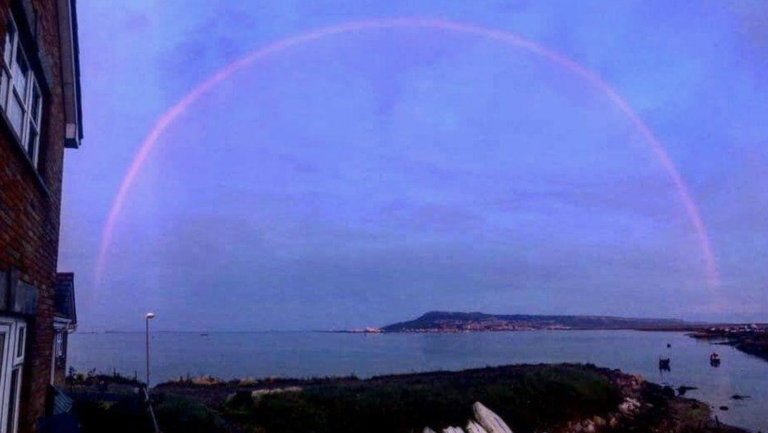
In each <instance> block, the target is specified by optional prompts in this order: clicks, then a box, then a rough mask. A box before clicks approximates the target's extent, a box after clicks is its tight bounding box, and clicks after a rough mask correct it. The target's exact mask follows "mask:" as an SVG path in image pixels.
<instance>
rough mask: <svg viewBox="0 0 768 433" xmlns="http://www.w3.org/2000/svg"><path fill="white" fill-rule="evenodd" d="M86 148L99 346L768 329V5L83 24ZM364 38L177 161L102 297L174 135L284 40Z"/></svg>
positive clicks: (62, 263)
mask: <svg viewBox="0 0 768 433" xmlns="http://www.w3.org/2000/svg"><path fill="white" fill-rule="evenodd" d="M78 7H79V11H78V13H79V29H80V35H79V36H80V47H81V69H82V82H81V85H82V97H83V114H84V131H85V139H84V142H83V146H82V148H80V149H78V150H74V151H72V150H68V151H67V154H66V160H65V173H64V197H63V210H62V228H61V245H60V257H59V269H60V270H62V271H74V272H75V273H76V285H77V286H76V290H77V295H76V296H77V302H78V318H79V322H80V329H83V330H135V329H140V328H141V327H142V326H143V316H144V314H145V313H146V312H147V311H150V310H151V311H154V312H156V313H157V319H156V326H157V327H158V328H159V329H167V330H212V331H216V330H220V331H242V330H306V329H347V328H359V327H365V326H383V325H386V324H388V323H391V322H395V321H401V320H405V319H409V318H413V317H416V316H418V315H420V314H422V313H424V312H426V311H431V310H450V311H483V312H488V313H509V314H511V313H537V314H599V315H621V316H633V317H675V318H682V319H687V320H708V321H722V320H728V321H768V266H766V262H765V260H766V257H768V142H767V140H768V139H766V137H768V122H766V121H765V113H766V112H768V75H767V74H766V72H765V71H766V70H768V69H766V67H768V56H766V55H765V53H766V52H768V36H766V35H768V4H766V3H765V2H762V1H741V2H689V1H667V0H657V1H645V0H644V1H612V2H604V1H579V2H573V1H568V0H559V1H555V0H537V1H524V0H519V1H514V0H507V1H502V0H475V1H472V2H466V1H421V2H412V1H398V0H391V1H387V2H380V1H331V0H320V1H317V0H312V1H309V0H274V1H272V0H265V1H259V2H252V1H237V0H228V1H218V2H214V1H209V0H162V1H161V0H131V1H116V0H99V1H96V0H90V1H87V0H86V1H80V2H78ZM399 17H410V18H414V17H418V18H424V19H442V20H450V21H455V22H459V23H463V24H467V25H473V26H479V27H483V28H486V29H491V30H499V31H505V32H510V33H512V34H515V35H517V36H519V37H522V38H525V39H527V40H530V41H532V42H535V43H536V44H540V45H542V46H544V47H547V48H548V49H551V50H553V51H555V52H558V53H560V54H561V55H563V56H565V57H567V58H569V59H571V60H573V61H574V62H576V63H577V64H578V65H580V67H582V68H585V69H588V70H590V71H592V72H593V73H594V74H596V75H597V76H599V77H600V78H601V79H602V80H603V81H605V82H606V83H607V84H608V85H610V86H611V87H612V88H613V89H615V91H616V92H617V93H618V94H619V95H620V96H621V97H622V98H624V99H625V100H626V101H627V103H628V104H629V105H630V106H631V108H632V109H633V110H634V112H635V113H636V114H637V116H639V118H640V119H642V121H643V122H644V123H645V124H646V125H647V126H648V128H649V129H650V130H651V131H652V132H653V134H654V135H655V136H656V138H657V139H658V141H659V142H660V143H661V145H662V146H663V147H664V148H665V149H666V151H667V153H668V154H669V157H670V159H671V160H672V162H673V163H674V164H675V165H676V167H677V169H678V170H679V174H680V176H681V177H682V179H683V181H684V182H685V184H686V185H687V187H688V189H689V190H690V194H691V198H692V200H693V201H694V203H695V204H696V206H697V207H698V210H699V212H700V215H701V218H702V221H703V223H704V225H705V227H706V229H707V232H708V234H709V237H710V238H711V244H712V248H713V252H714V255H715V258H716V260H717V266H718V271H719V273H720V283H719V284H717V285H713V284H710V283H709V281H708V280H707V275H706V264H705V260H704V255H703V252H702V249H701V244H700V242H699V241H698V238H697V232H696V229H695V227H694V226H693V225H692V223H691V219H690V216H689V214H688V213H686V209H685V206H684V202H683V200H682V199H681V196H680V194H679V191H678V190H677V189H676V188H675V185H674V183H673V182H672V179H671V178H670V176H669V173H668V172H667V171H666V170H665V169H664V167H663V165H662V164H661V163H660V161H659V159H658V158H657V157H656V156H655V154H654V153H653V151H652V149H651V147H650V146H649V145H648V142H647V140H646V139H645V138H644V137H643V135H642V134H641V132H640V131H639V130H638V128H637V127H636V125H634V124H633V123H632V121H631V120H630V119H629V118H628V117H627V115H626V114H625V113H623V112H622V111H621V110H620V109H619V108H618V107H617V106H616V104H614V103H613V102H612V101H611V99H610V98H609V97H608V96H607V95H606V93H605V92H603V91H601V90H600V89H598V88H596V87H595V86H593V85H590V84H589V83H588V82H587V81H585V80H584V79H583V78H582V77H579V76H578V75H577V74H574V73H573V72H572V71H569V70H568V69H567V68H563V67H562V66H558V65H557V64H555V63H553V62H551V61H548V60H547V59H545V58H542V57H541V56H537V55H533V54H532V53H531V52H529V51H526V50H524V49H520V48H519V47H513V46H510V45H508V44H503V43H500V42H499V41H497V40H493V39H490V38H484V37H481V36H478V35H470V34H464V33H458V32H450V31H445V30H439V29H427V28H397V29H370V30H365V31H357V32H349V33H344V34H337V35H331V36H327V37H323V38H319V39H316V40H313V41H310V42H306V43H303V44H298V45H296V46H292V47H290V48H288V49H285V50H281V51H279V52H276V53H274V54H273V55H270V56H268V57H267V58H264V59H261V60H259V61H256V62H254V63H253V64H251V65H249V66H247V67H245V68H242V69H241V70H238V71H237V72H235V73H233V74H231V75H230V76H229V77H227V78H226V79H225V80H223V81H222V82H221V83H219V84H217V85H215V86H214V87H213V88H211V89H210V90H209V91H208V92H206V93H205V94H203V95H202V96H201V97H200V98H199V99H198V100H197V101H195V102H194V103H193V104H192V105H191V106H190V107H189V108H188V109H187V110H186V111H184V112H183V113H181V114H180V115H179V117H178V118H177V119H176V120H175V121H174V122H172V123H171V124H170V125H168V127H167V128H166V129H165V130H164V131H163V132H162V134H161V135H160V136H159V137H158V141H157V144H156V146H155V147H154V148H153V149H152V151H151V153H150V154H149V155H148V157H147V160H146V163H145V164H144V166H143V167H142V169H141V170H140V171H139V172H138V174H137V176H136V178H135V181H134V183H133V184H132V186H131V188H130V190H129V191H128V193H127V195H126V198H125V201H124V203H123V207H122V210H121V212H120V213H119V214H118V215H117V218H116V220H115V225H114V232H113V235H112V238H111V242H110V243H109V247H108V249H107V251H106V255H105V260H104V266H103V272H102V275H101V277H100V278H97V277H96V274H95V268H96V266H97V260H98V255H99V244H100V242H101V236H102V232H103V230H104V225H105V223H106V221H107V216H108V214H109V212H110V208H111V206H112V204H113V201H114V199H115V196H116V194H117V191H118V190H119V188H120V185H121V182H122V181H123V178H124V177H125V175H126V172H127V171H128V169H129V167H130V166H131V163H132V161H133V158H134V157H135V154H136V152H137V151H138V149H139V148H140V146H141V144H142V142H143V141H144V139H145V137H146V136H147V134H148V133H149V132H150V131H151V130H152V129H153V127H154V125H155V122H156V121H157V119H158V118H160V117H161V116H162V115H163V113H165V112H166V111H167V110H168V109H169V108H171V107H172V106H174V104H176V103H177V102H178V101H179V100H181V99H182V98H184V97H185V96H186V95H188V94H189V92H190V91H192V90H193V89H194V88H195V87H196V86H198V85H199V83H201V82H203V81H204V80H206V78H208V77H209V76H211V74H214V73H215V72H216V71H217V70H219V69H220V68H222V67H225V66H226V65H228V64H230V63H231V62H233V61H236V60H237V59H239V58H242V57H243V56H246V55H247V54H249V53H251V52H253V51H254V50H257V49H259V48H260V47H264V46H266V45H268V44H270V43H273V42H275V41H280V40H283V39H285V38H289V37H294V36H297V35H301V34H304V33H306V32H309V31H312V30H315V29H318V28H322V27H327V26H336V25H340V24H344V23H349V22H355V21H360V20H369V19H388V18H399Z"/></svg>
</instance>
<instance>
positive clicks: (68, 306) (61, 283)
mask: <svg viewBox="0 0 768 433" xmlns="http://www.w3.org/2000/svg"><path fill="white" fill-rule="evenodd" d="M53 310H54V315H55V316H56V317H62V318H65V319H69V320H71V321H72V323H77V309H76V308H75V274H73V273H72V272H60V273H58V274H56V291H55V293H54V296H53Z"/></svg>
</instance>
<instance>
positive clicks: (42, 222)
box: [0, 0, 83, 433]
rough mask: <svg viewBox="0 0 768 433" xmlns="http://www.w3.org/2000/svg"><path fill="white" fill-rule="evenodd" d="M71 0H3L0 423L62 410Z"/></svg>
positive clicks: (73, 89)
mask: <svg viewBox="0 0 768 433" xmlns="http://www.w3.org/2000/svg"><path fill="white" fill-rule="evenodd" d="M76 17H77V15H76V9H75V0H0V57H1V59H0V433H16V432H22V433H31V432H34V431H39V429H40V428H41V426H43V425H46V424H48V425H50V422H51V420H52V419H55V418H54V417H53V416H54V415H55V414H56V413H57V411H62V410H65V409H66V407H62V405H61V404H60V403H61V401H62V399H61V397H60V394H59V393H58V392H57V387H56V385H57V384H59V385H61V384H62V383H63V380H64V376H65V372H66V344H67V334H68V333H69V332H70V331H71V330H73V329H74V327H75V325H76V320H77V318H76V315H75V302H74V301H75V297H74V287H75V286H74V284H75V279H74V275H72V274H70V273H58V272H57V270H58V269H57V266H58V252H59V228H60V221H59V219H60V214H61V191H62V172H63V162H64V150H65V148H68V149H77V148H78V147H79V146H80V141H81V139H82V136H83V133H82V122H81V107H80V88H79V75H80V74H79V60H78V41H77V18H76Z"/></svg>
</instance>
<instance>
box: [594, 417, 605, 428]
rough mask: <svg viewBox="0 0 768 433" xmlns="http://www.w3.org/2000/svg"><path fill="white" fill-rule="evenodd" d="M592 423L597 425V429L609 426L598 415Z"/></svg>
mask: <svg viewBox="0 0 768 433" xmlns="http://www.w3.org/2000/svg"><path fill="white" fill-rule="evenodd" d="M592 422H593V423H595V426H597V427H603V426H605V425H606V424H607V423H606V422H605V420H604V419H603V418H601V417H599V416H597V415H595V417H594V418H592Z"/></svg>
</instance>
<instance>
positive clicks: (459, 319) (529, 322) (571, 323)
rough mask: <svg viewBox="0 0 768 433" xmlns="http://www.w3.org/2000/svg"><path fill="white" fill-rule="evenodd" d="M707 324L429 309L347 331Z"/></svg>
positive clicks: (655, 327)
mask: <svg viewBox="0 0 768 433" xmlns="http://www.w3.org/2000/svg"><path fill="white" fill-rule="evenodd" d="M707 326H711V325H710V324H706V323H701V322H687V321H683V320H679V319H651V318H631V317H616V316H571V315H532V314H487V313H479V312H472V313H465V312H448V311H431V312H428V313H426V314H424V315H422V316H421V317H419V318H417V319H414V320H409V321H406V322H399V323H394V324H391V325H387V326H384V327H382V328H366V329H363V330H355V331H349V332H367V333H394V332H411V333H437V332H444V333H450V332H493V331H533V330H622V329H627V330H644V331H697V330H701V329H703V328H705V327H707Z"/></svg>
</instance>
